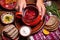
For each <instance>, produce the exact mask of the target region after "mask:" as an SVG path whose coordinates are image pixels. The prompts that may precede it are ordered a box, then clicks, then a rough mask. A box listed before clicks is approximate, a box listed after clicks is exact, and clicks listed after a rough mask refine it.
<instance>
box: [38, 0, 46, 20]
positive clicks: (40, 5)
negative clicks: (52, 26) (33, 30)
mask: <svg viewBox="0 0 60 40" xmlns="http://www.w3.org/2000/svg"><path fill="white" fill-rule="evenodd" d="M37 7H38V10H39V14H40V15H42V18H41V20H42V19H43V17H44V15H45V6H44V3H43V1H42V0H37Z"/></svg>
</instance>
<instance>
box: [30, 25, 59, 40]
mask: <svg viewBox="0 0 60 40" xmlns="http://www.w3.org/2000/svg"><path fill="white" fill-rule="evenodd" d="M30 38H31V40H60V24H59V28H58V30H56V31H54V32H50V34H49V35H44V34H43V32H42V31H39V32H38V33H36V34H34V35H32V36H30Z"/></svg>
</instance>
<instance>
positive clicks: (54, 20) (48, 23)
mask: <svg viewBox="0 0 60 40" xmlns="http://www.w3.org/2000/svg"><path fill="white" fill-rule="evenodd" d="M56 19H57V17H56V16H50V19H49V20H48V21H47V23H46V25H47V26H51V25H53V24H55V22H56Z"/></svg>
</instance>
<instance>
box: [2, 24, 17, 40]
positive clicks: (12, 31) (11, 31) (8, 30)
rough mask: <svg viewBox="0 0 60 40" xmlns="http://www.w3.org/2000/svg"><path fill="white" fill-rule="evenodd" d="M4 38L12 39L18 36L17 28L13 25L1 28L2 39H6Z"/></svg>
mask: <svg viewBox="0 0 60 40" xmlns="http://www.w3.org/2000/svg"><path fill="white" fill-rule="evenodd" d="M5 34H6V35H5ZM4 35H5V37H4ZM6 38H11V39H13V40H15V39H17V38H18V29H17V28H16V27H15V26H14V25H7V26H5V28H4V29H3V39H6Z"/></svg>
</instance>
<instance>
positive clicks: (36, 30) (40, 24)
mask: <svg viewBox="0 0 60 40" xmlns="http://www.w3.org/2000/svg"><path fill="white" fill-rule="evenodd" d="M18 20H19V19H16V21H15V25H16V28H17V29H18V30H20V28H21V27H22V26H23V25H25V24H23V23H21V21H20V20H19V21H18ZM21 24H22V25H21ZM44 24H45V21H44V20H42V21H40V22H39V23H38V24H37V25H36V26H34V27H33V28H32V27H31V34H34V33H36V32H38V31H39V30H41V29H42V28H43V26H44Z"/></svg>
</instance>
